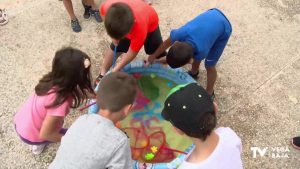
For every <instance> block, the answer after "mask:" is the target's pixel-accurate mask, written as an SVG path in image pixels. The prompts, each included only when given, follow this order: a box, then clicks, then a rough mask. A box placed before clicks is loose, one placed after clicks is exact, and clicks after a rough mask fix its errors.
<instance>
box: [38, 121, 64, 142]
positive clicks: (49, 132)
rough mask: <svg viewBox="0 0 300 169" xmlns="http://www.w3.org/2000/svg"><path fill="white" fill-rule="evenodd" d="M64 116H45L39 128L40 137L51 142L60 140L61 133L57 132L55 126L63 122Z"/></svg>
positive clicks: (57, 129)
mask: <svg viewBox="0 0 300 169" xmlns="http://www.w3.org/2000/svg"><path fill="white" fill-rule="evenodd" d="M63 120H64V117H60V116H49V115H48V116H46V118H45V119H44V121H43V124H42V128H41V130H40V138H41V139H43V140H47V141H51V142H60V140H61V137H62V136H63V135H62V134H60V133H59V130H60V129H59V128H57V126H59V125H61V124H62V123H63Z"/></svg>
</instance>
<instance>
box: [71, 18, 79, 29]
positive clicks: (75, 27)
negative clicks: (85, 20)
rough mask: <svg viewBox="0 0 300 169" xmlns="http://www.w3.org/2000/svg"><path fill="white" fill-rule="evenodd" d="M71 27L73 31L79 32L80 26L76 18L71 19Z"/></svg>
mask: <svg viewBox="0 0 300 169" xmlns="http://www.w3.org/2000/svg"><path fill="white" fill-rule="evenodd" d="M71 27H72V29H73V31H74V32H80V31H81V26H80V25H79V22H78V19H75V20H71Z"/></svg>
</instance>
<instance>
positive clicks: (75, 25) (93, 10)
mask: <svg viewBox="0 0 300 169" xmlns="http://www.w3.org/2000/svg"><path fill="white" fill-rule="evenodd" d="M63 2H64V6H65V8H66V10H67V12H68V14H69V16H70V19H71V27H72V30H73V31H74V32H80V31H81V26H80V24H79V22H78V19H77V17H76V16H75V14H74V10H73V4H72V1H71V0H63ZM82 5H83V7H84V14H83V17H84V19H89V18H90V16H91V15H92V16H94V17H95V19H96V21H97V22H101V21H102V19H101V17H100V14H99V11H98V9H97V7H96V5H95V2H94V0H82Z"/></svg>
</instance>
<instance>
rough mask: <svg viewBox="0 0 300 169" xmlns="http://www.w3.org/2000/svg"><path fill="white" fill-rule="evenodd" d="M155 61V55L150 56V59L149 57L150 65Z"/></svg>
mask: <svg viewBox="0 0 300 169" xmlns="http://www.w3.org/2000/svg"><path fill="white" fill-rule="evenodd" d="M155 59H156V57H155V56H154V55H150V56H149V57H148V60H147V61H148V63H149V64H152V63H153V62H154V61H155Z"/></svg>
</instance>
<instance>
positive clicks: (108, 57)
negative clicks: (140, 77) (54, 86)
mask: <svg viewBox="0 0 300 169" xmlns="http://www.w3.org/2000/svg"><path fill="white" fill-rule="evenodd" d="M100 14H101V16H102V17H103V18H104V24H105V28H106V31H107V33H108V35H109V36H110V37H111V38H112V41H113V43H111V45H110V49H108V50H107V52H106V53H105V56H104V63H103V67H102V69H101V71H100V74H99V76H98V77H97V80H96V83H98V82H99V81H100V80H101V78H102V77H103V76H104V75H105V74H106V73H107V71H108V70H109V68H110V67H111V66H112V65H113V63H114V62H115V60H116V58H114V49H115V47H116V46H117V48H116V52H118V55H119V54H120V53H125V54H124V55H123V57H122V60H121V61H120V62H118V63H117V64H116V65H115V66H114V68H113V70H112V71H113V72H116V71H119V70H121V69H122V68H123V67H124V66H125V65H127V64H128V63H130V62H131V61H132V60H133V59H134V58H135V57H136V56H137V54H138V52H139V50H140V49H141V48H142V46H143V45H144V47H145V52H146V53H147V54H148V55H150V54H153V53H154V51H155V50H156V49H157V48H158V47H159V45H160V44H161V43H162V37H161V33H160V30H159V26H158V15H157V13H156V12H155V10H154V9H153V8H152V7H151V6H149V5H148V4H146V3H145V2H142V1H141V0H109V1H106V2H104V3H103V4H101V6H100ZM163 55H165V53H163V52H162V54H161V55H160V56H163Z"/></svg>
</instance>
